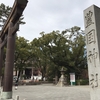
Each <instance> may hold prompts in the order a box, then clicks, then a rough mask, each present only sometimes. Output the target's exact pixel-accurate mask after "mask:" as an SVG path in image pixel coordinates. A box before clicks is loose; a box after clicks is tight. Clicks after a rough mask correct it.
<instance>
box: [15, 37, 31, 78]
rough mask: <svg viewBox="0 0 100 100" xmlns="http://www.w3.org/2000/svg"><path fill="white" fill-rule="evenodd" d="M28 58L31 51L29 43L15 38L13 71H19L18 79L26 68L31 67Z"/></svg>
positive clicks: (21, 38)
mask: <svg viewBox="0 0 100 100" xmlns="http://www.w3.org/2000/svg"><path fill="white" fill-rule="evenodd" d="M30 57H31V51H30V43H29V41H28V40H26V39H25V38H24V37H17V39H16V49H15V70H16V72H17V70H18V71H19V73H18V77H19V76H20V74H21V72H22V71H23V70H24V69H25V68H26V67H30V66H31V62H30Z"/></svg>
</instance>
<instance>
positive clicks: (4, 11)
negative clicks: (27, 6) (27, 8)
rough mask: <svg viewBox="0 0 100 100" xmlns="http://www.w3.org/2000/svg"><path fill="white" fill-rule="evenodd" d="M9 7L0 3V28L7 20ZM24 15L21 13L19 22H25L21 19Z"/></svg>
mask: <svg viewBox="0 0 100 100" xmlns="http://www.w3.org/2000/svg"><path fill="white" fill-rule="evenodd" d="M11 9H12V8H11V7H9V6H6V5H4V4H3V3H1V4H0V30H1V29H2V27H3V26H4V24H5V22H6V21H7V18H8V16H9V14H10V12H11ZM23 19H24V17H23V15H22V16H21V18H20V19H19V24H25V22H24V21H23Z"/></svg>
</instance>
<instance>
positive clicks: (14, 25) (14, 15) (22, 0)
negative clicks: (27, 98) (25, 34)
mask: <svg viewBox="0 0 100 100" xmlns="http://www.w3.org/2000/svg"><path fill="white" fill-rule="evenodd" d="M27 2H28V1H27V0H15V2H14V5H13V8H12V11H11V13H10V15H9V17H8V19H7V21H6V23H5V25H4V27H3V28H2V31H1V32H0V76H1V69H2V61H3V48H4V46H5V45H6V44H7V51H6V61H5V72H4V84H3V92H2V97H1V98H3V99H4V100H6V99H12V83H13V67H14V51H15V37H16V32H17V31H18V29H19V25H18V21H19V18H20V17H21V15H22V13H23V11H24V9H25V7H26V5H27Z"/></svg>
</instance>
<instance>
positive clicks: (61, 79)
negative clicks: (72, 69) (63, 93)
mask: <svg viewBox="0 0 100 100" xmlns="http://www.w3.org/2000/svg"><path fill="white" fill-rule="evenodd" d="M65 71H66V70H65V69H64V68H63V67H62V68H61V70H60V72H61V77H60V78H59V81H58V83H57V86H61V87H63V86H65V85H66V84H67V81H66V79H65V76H64V73H65Z"/></svg>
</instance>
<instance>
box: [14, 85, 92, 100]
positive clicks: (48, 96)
mask: <svg viewBox="0 0 100 100" xmlns="http://www.w3.org/2000/svg"><path fill="white" fill-rule="evenodd" d="M16 95H19V98H20V99H19V100H23V99H25V100H90V88H89V86H66V87H57V86H55V85H31V86H18V90H15V89H14V87H13V98H15V97H16Z"/></svg>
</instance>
